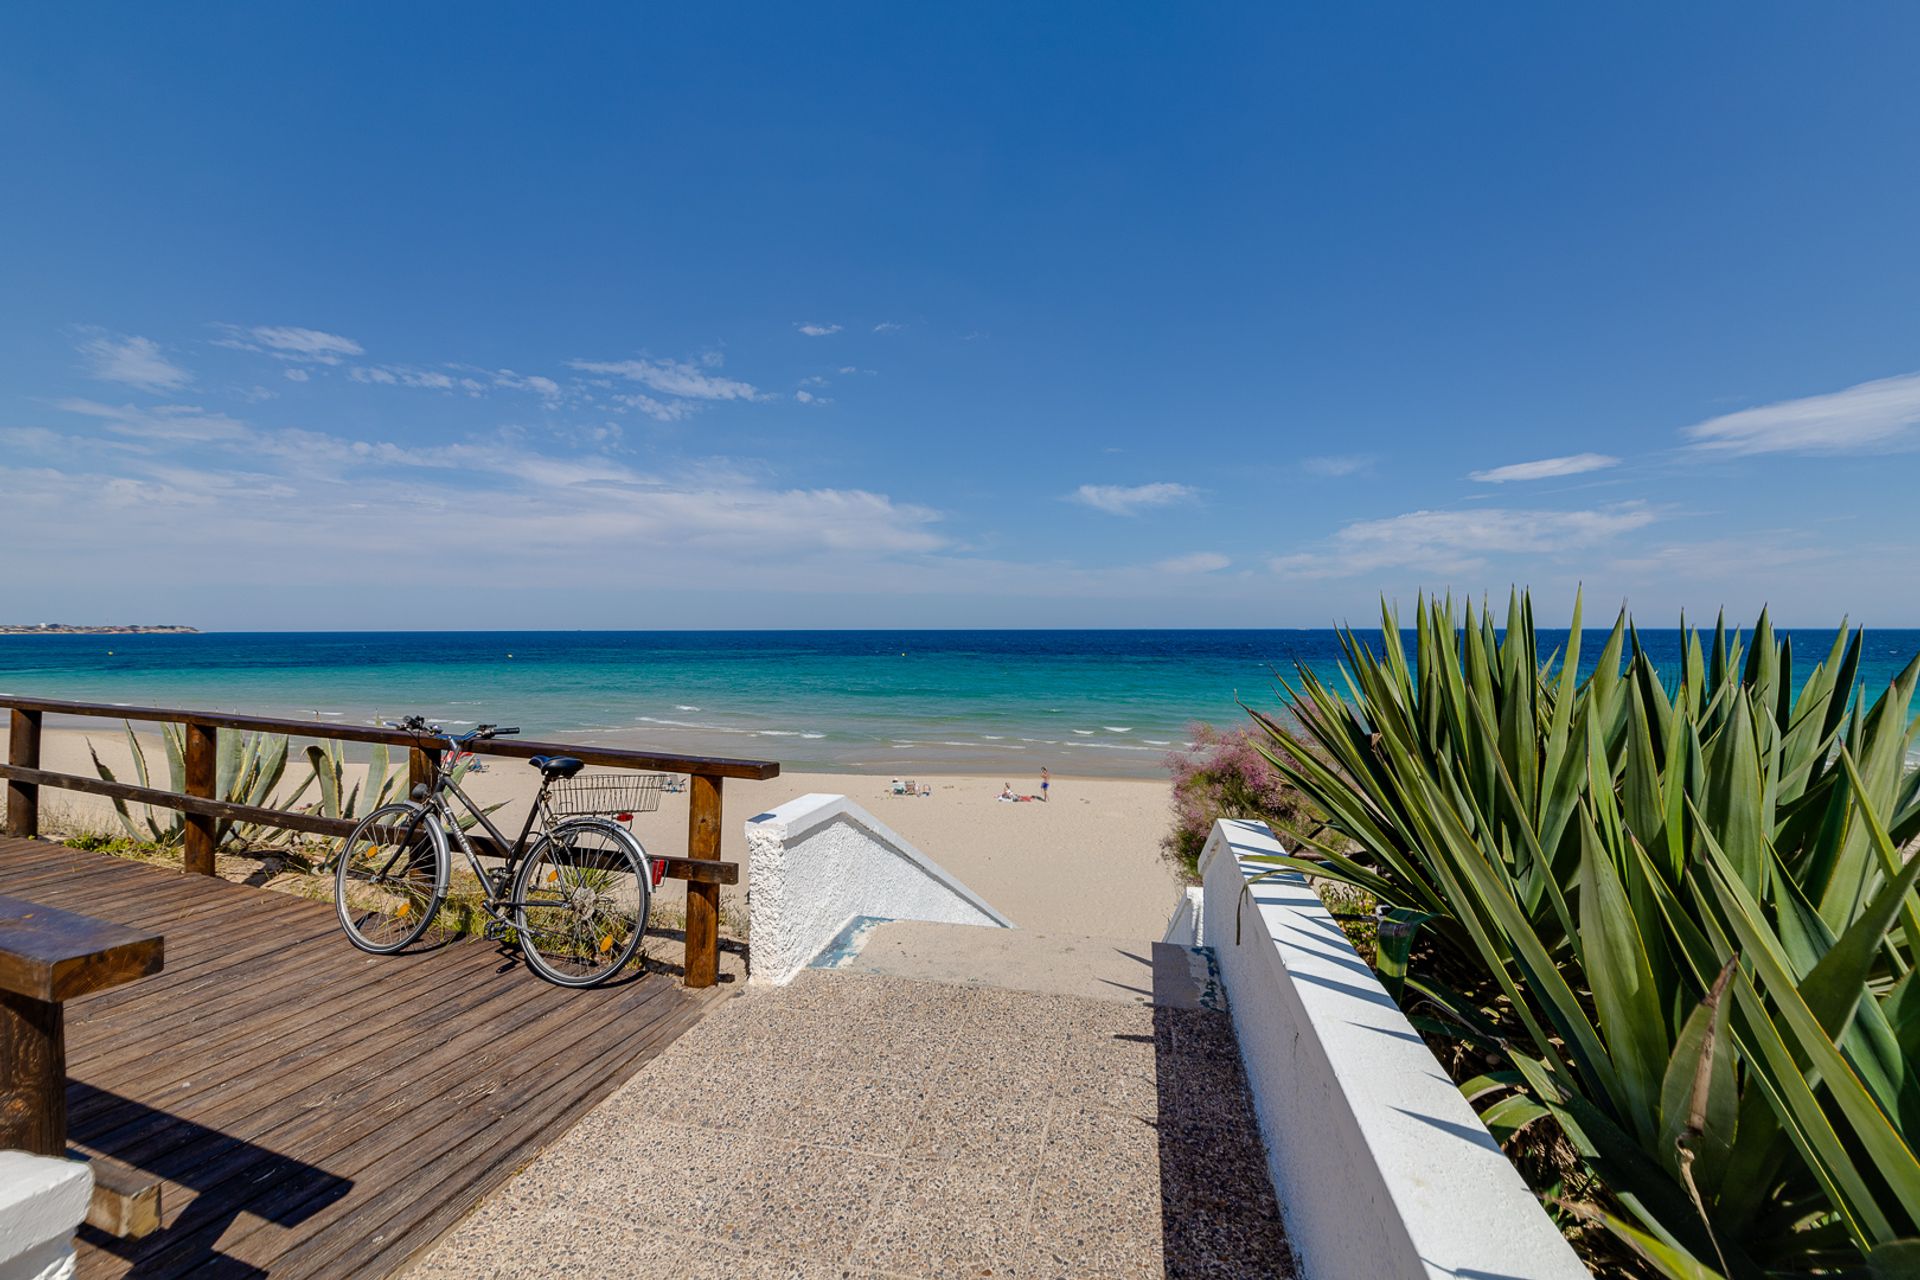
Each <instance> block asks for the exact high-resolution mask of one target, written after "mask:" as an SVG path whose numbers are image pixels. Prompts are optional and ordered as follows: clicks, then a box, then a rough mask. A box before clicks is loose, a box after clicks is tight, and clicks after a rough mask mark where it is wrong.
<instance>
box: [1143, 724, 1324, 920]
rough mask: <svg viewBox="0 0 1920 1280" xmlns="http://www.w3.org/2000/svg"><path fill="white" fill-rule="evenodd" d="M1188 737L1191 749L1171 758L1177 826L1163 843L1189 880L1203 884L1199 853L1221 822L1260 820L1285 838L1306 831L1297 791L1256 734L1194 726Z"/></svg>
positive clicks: (1175, 821) (1168, 770) (1242, 730)
mask: <svg viewBox="0 0 1920 1280" xmlns="http://www.w3.org/2000/svg"><path fill="white" fill-rule="evenodd" d="M1187 733H1188V736H1189V738H1190V739H1191V740H1192V745H1191V746H1190V747H1189V748H1187V749H1186V750H1184V751H1172V752H1169V753H1168V754H1167V772H1168V773H1169V774H1170V775H1171V776H1172V779H1173V828H1172V830H1171V831H1169V832H1168V833H1167V835H1166V836H1165V837H1163V838H1162V839H1161V841H1160V846H1161V848H1162V849H1163V850H1164V851H1165V852H1166V855H1167V857H1168V859H1169V860H1171V861H1172V862H1173V863H1174V865H1175V866H1176V867H1177V868H1178V869H1179V870H1180V873H1181V874H1182V875H1183V876H1185V877H1186V879H1187V880H1189V881H1191V882H1194V883H1198V882H1199V879H1200V873H1199V860H1200V853H1201V851H1202V850H1203V849H1205V848H1206V844H1207V836H1208V835H1209V834H1210V833H1211V832H1212V831H1213V824H1214V821H1215V820H1216V819H1218V818H1258V819H1262V820H1264V821H1267V822H1269V823H1272V824H1273V825H1275V826H1276V827H1278V828H1279V829H1280V830H1281V832H1282V834H1289V833H1293V832H1297V831H1305V830H1307V829H1308V827H1309V826H1310V824H1309V822H1308V821H1307V815H1306V813H1305V810H1304V808H1303V802H1302V800H1301V797H1300V795H1299V793H1298V792H1296V791H1295V790H1294V789H1293V788H1292V787H1291V786H1290V785H1289V784H1288V782H1287V780H1286V777H1285V776H1284V775H1283V774H1281V772H1280V771H1279V770H1278V769H1276V768H1274V766H1273V764H1272V763H1271V762H1270V761H1269V760H1268V759H1267V757H1266V756H1265V755H1264V754H1262V753H1261V751H1260V748H1259V747H1258V746H1257V745H1256V742H1255V738H1256V735H1255V733H1254V732H1253V731H1252V730H1249V729H1235V730H1221V729H1216V728H1214V727H1213V726H1212V725H1210V724H1194V725H1190V726H1189V727H1188V729H1187Z"/></svg>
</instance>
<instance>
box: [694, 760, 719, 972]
mask: <svg viewBox="0 0 1920 1280" xmlns="http://www.w3.org/2000/svg"><path fill="white" fill-rule="evenodd" d="M720 781H721V780H720V779H719V778H718V777H716V776H713V775H710V774H704V773H696V774H694V775H693V776H692V779H691V780H690V781H689V783H688V785H687V856H688V857H689V858H718V857H719V856H720ZM686 967H687V977H686V983H687V985H688V986H690V987H710V986H712V985H713V984H714V983H716V982H718V981H719V980H720V886H719V885H717V884H706V883H703V882H701V881H698V880H689V881H688V882H687V961H686Z"/></svg>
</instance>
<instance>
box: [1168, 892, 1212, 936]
mask: <svg viewBox="0 0 1920 1280" xmlns="http://www.w3.org/2000/svg"><path fill="white" fill-rule="evenodd" d="M1205 904H1206V899H1205V895H1204V893H1203V891H1202V890H1201V888H1200V886H1199V885H1197V884H1196V885H1189V886H1187V887H1186V888H1185V889H1183V890H1181V891H1180V897H1179V898H1178V899H1177V900H1176V901H1175V902H1174V904H1173V914H1172V915H1170V916H1168V917H1167V932H1166V933H1165V934H1164V935H1163V936H1162V937H1161V939H1160V941H1162V942H1170V943H1172V944H1173V945H1174V946H1176V947H1197V946H1199V945H1200V934H1201V932H1202V930H1201V925H1200V913H1201V911H1202V910H1203V909H1204V907H1205Z"/></svg>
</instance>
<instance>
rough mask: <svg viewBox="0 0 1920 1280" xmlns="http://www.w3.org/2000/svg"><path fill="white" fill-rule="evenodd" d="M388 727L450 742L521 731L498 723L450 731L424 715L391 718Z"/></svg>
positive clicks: (468, 740) (469, 740) (496, 736)
mask: <svg viewBox="0 0 1920 1280" xmlns="http://www.w3.org/2000/svg"><path fill="white" fill-rule="evenodd" d="M387 728H389V729H398V730H399V731H400V732H402V733H425V734H431V735H432V736H434V737H436V738H445V739H446V740H447V741H448V742H472V741H473V740H474V739H475V738H502V737H506V736H508V735H509V734H515V733H519V732H520V730H519V727H518V726H506V725H497V724H482V725H475V726H474V727H473V728H472V729H470V730H468V731H467V732H466V733H462V734H452V733H448V732H447V731H446V730H445V729H443V728H441V727H440V726H439V725H437V724H430V723H428V722H427V720H426V718H425V717H424V716H408V717H406V718H405V719H404V720H389V721H387Z"/></svg>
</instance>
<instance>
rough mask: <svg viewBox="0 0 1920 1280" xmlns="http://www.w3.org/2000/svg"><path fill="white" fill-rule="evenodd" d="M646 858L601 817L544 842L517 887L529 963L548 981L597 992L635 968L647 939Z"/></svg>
mask: <svg viewBox="0 0 1920 1280" xmlns="http://www.w3.org/2000/svg"><path fill="white" fill-rule="evenodd" d="M652 899H653V882H652V880H651V878H650V877H649V875H648V866H647V851H646V850H645V849H644V848H642V847H641V845H640V841H639V840H637V839H635V838H634V836H633V834H632V833H631V832H629V831H627V830H626V829H625V828H623V827H620V826H618V825H617V824H615V823H612V822H608V821H606V820H605V819H604V818H575V819H572V820H570V821H567V822H562V823H561V824H559V825H558V826H556V827H555V828H554V829H553V830H552V832H550V833H549V834H547V835H544V836H542V837H541V838H540V839H539V840H538V841H536V842H535V844H534V846H533V848H532V849H531V850H529V851H528V853H527V860H526V861H525V862H523V863H521V864H520V874H519V875H518V876H516V877H515V879H514V885H513V914H514V925H515V927H516V928H517V929H518V931H519V934H520V949H521V950H522V951H523V952H525V954H526V957H527V963H528V964H529V965H531V966H532V967H533V969H534V971H535V972H537V973H539V974H540V976H541V977H543V978H545V979H547V980H548V981H549V982H557V983H559V984H560V985H561V986H563V987H593V986H598V985H599V984H600V983H603V982H607V981H609V980H611V979H612V978H614V977H616V976H617V975H619V974H620V973H621V972H622V971H624V970H625V969H626V968H627V966H628V965H629V964H631V963H632V962H633V958H634V956H635V955H636V954H637V953H638V952H639V950H640V944H641V942H642V941H643V940H644V939H645V936H646V932H647V912H648V910H649V909H650V908H651V906H652Z"/></svg>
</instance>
